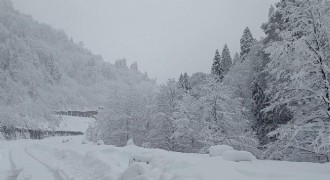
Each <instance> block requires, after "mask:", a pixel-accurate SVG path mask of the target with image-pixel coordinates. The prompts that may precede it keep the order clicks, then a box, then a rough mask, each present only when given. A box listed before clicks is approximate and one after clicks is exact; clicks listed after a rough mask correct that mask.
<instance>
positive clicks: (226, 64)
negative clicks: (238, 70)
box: [221, 44, 233, 74]
mask: <svg viewBox="0 0 330 180" xmlns="http://www.w3.org/2000/svg"><path fill="white" fill-rule="evenodd" d="M232 64H233V61H232V59H231V55H230V51H229V48H228V46H227V44H225V46H224V47H223V50H222V53H221V66H222V69H223V72H224V74H227V73H228V71H229V70H230V67H231V66H232Z"/></svg>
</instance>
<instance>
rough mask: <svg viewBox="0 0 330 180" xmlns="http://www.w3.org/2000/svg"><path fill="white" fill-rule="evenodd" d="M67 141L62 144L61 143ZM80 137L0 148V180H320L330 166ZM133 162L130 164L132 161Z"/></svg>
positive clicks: (329, 173)
mask: <svg viewBox="0 0 330 180" xmlns="http://www.w3.org/2000/svg"><path fill="white" fill-rule="evenodd" d="M65 138H66V139H70V141H69V142H68V143H63V142H62V140H63V139H65ZM81 140H82V137H81V136H80V137H54V138H49V139H44V140H18V141H10V142H4V141H2V142H0V150H1V153H0V179H1V180H2V179H3V180H219V179H223V180H242V179H244V180H268V179H274V180H310V179H313V180H325V179H330V164H329V163H328V164H313V163H292V162H279V161H258V160H257V161H253V162H231V161H225V160H223V159H222V157H209V156H208V155H201V154H185V153H175V152H167V151H164V150H159V149H145V148H140V147H136V146H126V147H122V148H119V147H114V146H106V145H105V146H97V145H94V144H81ZM132 156H133V157H134V158H135V159H138V161H142V162H135V163H130V162H129V161H130V159H132V158H131V157H132Z"/></svg>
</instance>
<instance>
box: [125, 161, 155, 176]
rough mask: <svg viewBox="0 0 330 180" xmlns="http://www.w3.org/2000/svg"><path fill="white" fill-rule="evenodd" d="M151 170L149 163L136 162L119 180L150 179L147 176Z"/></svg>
mask: <svg viewBox="0 0 330 180" xmlns="http://www.w3.org/2000/svg"><path fill="white" fill-rule="evenodd" d="M149 170H150V166H149V165H147V164H145V163H138V162H134V163H132V164H131V165H130V166H128V168H127V169H126V170H125V171H124V172H123V173H122V174H121V176H120V178H119V180H149V179H150V178H148V177H147V176H146V174H147V172H148V171H149Z"/></svg>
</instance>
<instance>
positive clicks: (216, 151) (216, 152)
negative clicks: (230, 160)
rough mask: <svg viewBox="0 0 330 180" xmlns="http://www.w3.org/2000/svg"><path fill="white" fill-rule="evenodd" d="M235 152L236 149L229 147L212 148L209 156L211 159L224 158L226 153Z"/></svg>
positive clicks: (217, 146)
mask: <svg viewBox="0 0 330 180" xmlns="http://www.w3.org/2000/svg"><path fill="white" fill-rule="evenodd" d="M233 150H234V148H233V147H231V146H228V145H216V146H211V147H210V149H209V155H210V157H215V156H222V155H223V153H224V152H226V151H233Z"/></svg>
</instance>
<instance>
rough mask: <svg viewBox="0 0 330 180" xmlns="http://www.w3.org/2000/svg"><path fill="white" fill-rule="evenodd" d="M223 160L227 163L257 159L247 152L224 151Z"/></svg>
mask: <svg viewBox="0 0 330 180" xmlns="http://www.w3.org/2000/svg"><path fill="white" fill-rule="evenodd" d="M223 159H224V160H227V161H236V162H239V161H253V160H256V159H257V158H256V157H255V156H254V155H253V154H252V153H250V152H247V151H226V152H224V153H223Z"/></svg>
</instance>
